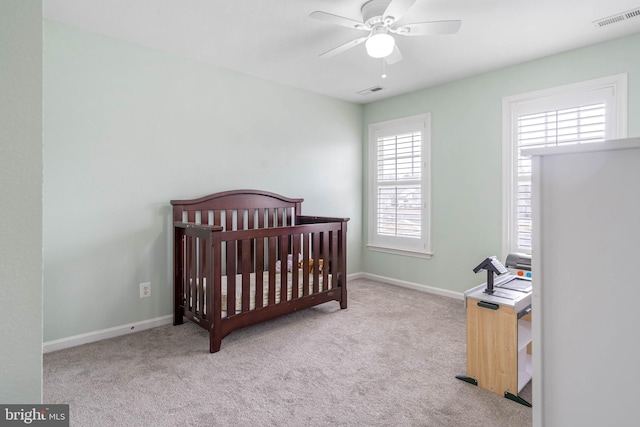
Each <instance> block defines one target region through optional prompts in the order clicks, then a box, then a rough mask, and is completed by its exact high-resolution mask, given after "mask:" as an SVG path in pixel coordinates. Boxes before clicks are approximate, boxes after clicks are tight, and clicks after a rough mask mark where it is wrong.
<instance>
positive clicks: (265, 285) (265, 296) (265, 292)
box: [192, 269, 332, 317]
mask: <svg viewBox="0 0 640 427" xmlns="http://www.w3.org/2000/svg"><path fill="white" fill-rule="evenodd" d="M303 276H304V273H303V270H302V269H299V270H298V296H299V297H300V296H302V295H303V292H304V284H303V283H302V282H303ZM280 281H281V273H279V272H278V273H276V277H275V303H276V304H277V303H279V302H281V301H282V295H281V283H280ZM206 287H207V282H206V280H205V282H204V288H205V292H206ZM331 287H332V277H331V274H329V275H328V281H327V285H326V286H325V283H324V277H323V275H322V274H320V275H319V276H318V289H319V291H323V290H327V289H330V288H331ZM221 288H222V317H226V316H227V294H228V292H227V276H222V286H221ZM249 288H250V295H249V310H254V309H255V308H256V273H251V274H250V287H249ZM312 293H313V274H310V275H309V284H308V294H312ZM235 294H236V301H235V307H236V314H239V313H241V312H242V275H241V274H237V275H236V292H235ZM205 295H206V293H205ZM292 296H293V275H292V274H291V272H289V273H287V297H286V301H289V300H291V299H292ZM195 303H196V304H198V301H195ZM192 305H193V304H192ZM267 305H269V272H268V271H265V272H263V273H262V307H266V306H267ZM203 309H204V310H197V311H205V310H206V302H205V307H203Z"/></svg>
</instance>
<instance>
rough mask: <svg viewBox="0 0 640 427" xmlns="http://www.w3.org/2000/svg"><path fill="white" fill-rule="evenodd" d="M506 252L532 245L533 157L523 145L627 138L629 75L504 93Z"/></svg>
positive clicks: (519, 250)
mask: <svg viewBox="0 0 640 427" xmlns="http://www.w3.org/2000/svg"><path fill="white" fill-rule="evenodd" d="M502 114H503V193H502V200H503V224H504V228H503V253H504V255H505V256H506V254H508V253H511V252H528V253H530V252H531V251H532V243H534V244H535V242H532V240H531V239H532V235H533V234H534V233H533V230H532V229H531V226H532V221H531V178H532V177H531V160H530V159H528V158H526V157H523V156H522V149H523V148H531V147H551V146H564V145H571V144H585V143H590V142H598V141H605V140H610V139H615V138H624V137H625V136H626V131H627V75H626V74H617V75H613V76H607V77H601V78H597V79H593V80H586V81H583V82H578V83H572V84H568V85H564V86H557V87H553V88H548V89H542V90H538V91H534V92H528V93H523V94H520V95H513V96H508V97H505V98H503V100H502Z"/></svg>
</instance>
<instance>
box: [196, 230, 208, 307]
mask: <svg viewBox="0 0 640 427" xmlns="http://www.w3.org/2000/svg"><path fill="white" fill-rule="evenodd" d="M207 253H208V251H207V241H206V240H205V239H200V272H199V274H198V276H199V278H200V279H199V280H198V282H197V287H196V292H197V293H198V311H199V312H200V316H204V281H205V278H206V277H207V275H206V273H205V272H206V271H207V270H206V269H207Z"/></svg>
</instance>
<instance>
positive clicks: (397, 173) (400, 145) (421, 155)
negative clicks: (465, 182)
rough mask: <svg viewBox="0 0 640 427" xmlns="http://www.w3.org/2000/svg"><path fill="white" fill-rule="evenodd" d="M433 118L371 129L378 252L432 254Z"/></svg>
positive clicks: (373, 233) (372, 238)
mask: <svg viewBox="0 0 640 427" xmlns="http://www.w3.org/2000/svg"><path fill="white" fill-rule="evenodd" d="M429 128H430V115H429V114H421V115H418V116H412V117H407V118H404V119H397V120H390V121H387V122H381V123H373V124H371V125H369V159H370V163H369V172H370V173H369V203H368V209H369V215H368V217H369V227H368V228H369V233H368V234H369V241H368V247H369V248H371V249H373V250H379V251H384V252H391V253H397V254H403V255H411V256H418V257H427V258H428V257H430V256H431V254H430V252H429V250H430V248H429V224H430V222H429V209H428V205H429V203H430V201H429V198H430V188H429V169H428V167H429V132H430V130H429Z"/></svg>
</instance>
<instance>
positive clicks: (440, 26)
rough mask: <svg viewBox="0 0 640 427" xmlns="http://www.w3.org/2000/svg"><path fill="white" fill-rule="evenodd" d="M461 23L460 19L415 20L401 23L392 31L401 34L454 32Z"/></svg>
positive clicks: (426, 34) (420, 34)
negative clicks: (414, 21)
mask: <svg viewBox="0 0 640 427" xmlns="http://www.w3.org/2000/svg"><path fill="white" fill-rule="evenodd" d="M461 25H462V21H432V22H417V23H415V24H407V25H403V26H402V27H400V28H396V29H395V30H393V32H394V33H396V34H400V35H402V36H431V35H438V34H454V33H457V32H458V30H459V29H460V26H461Z"/></svg>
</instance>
